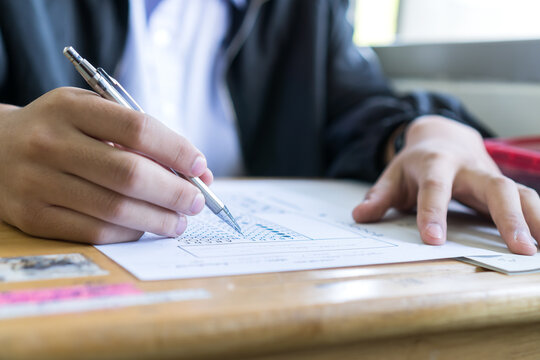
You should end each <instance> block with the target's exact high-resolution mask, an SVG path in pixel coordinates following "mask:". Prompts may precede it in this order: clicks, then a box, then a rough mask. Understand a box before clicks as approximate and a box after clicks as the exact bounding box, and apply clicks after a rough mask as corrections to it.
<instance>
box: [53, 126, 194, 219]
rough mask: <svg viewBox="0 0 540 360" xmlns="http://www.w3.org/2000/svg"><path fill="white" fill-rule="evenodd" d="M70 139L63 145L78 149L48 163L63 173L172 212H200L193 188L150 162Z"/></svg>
mask: <svg viewBox="0 0 540 360" xmlns="http://www.w3.org/2000/svg"><path fill="white" fill-rule="evenodd" d="M70 136H72V137H73V138H72V139H71V141H68V142H66V143H67V146H69V144H78V146H77V147H72V148H70V149H67V148H66V149H65V150H64V151H59V152H57V153H58V155H51V157H53V156H57V157H58V158H56V159H51V160H49V161H53V162H54V163H55V165H56V167H58V168H60V169H61V170H63V171H64V172H66V173H70V174H73V175H76V176H78V177H81V178H83V179H87V180H88V181H90V182H92V183H94V184H98V185H100V186H102V187H105V188H107V189H111V190H113V191H115V192H118V193H120V194H122V195H125V196H128V197H131V198H135V199H139V200H143V201H146V202H149V203H152V204H154V205H157V206H160V207H163V208H166V209H170V210H173V211H176V212H180V213H184V214H189V215H194V214H197V213H199V212H200V211H201V210H202V209H203V207H204V196H203V195H202V194H201V192H200V191H199V190H198V189H197V188H196V187H195V186H193V185H192V184H190V183H189V182H188V181H187V180H185V179H182V178H181V177H178V176H176V175H174V174H173V173H171V172H170V171H168V170H166V169H165V168H163V167H162V166H160V165H159V164H157V163H155V162H154V161H152V160H150V159H147V158H145V157H143V156H140V155H137V154H134V153H132V152H128V151H123V150H119V149H117V148H114V147H111V146H109V145H107V144H104V143H103V142H101V141H96V140H94V139H91V138H88V137H86V136H84V135H81V134H72V135H70Z"/></svg>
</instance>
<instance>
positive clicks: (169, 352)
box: [0, 224, 540, 359]
mask: <svg viewBox="0 0 540 360" xmlns="http://www.w3.org/2000/svg"><path fill="white" fill-rule="evenodd" d="M73 252H79V253H82V254H84V255H86V256H87V257H88V258H90V259H92V260H93V261H94V262H96V263H97V264H98V265H99V266H101V267H102V268H103V269H106V270H108V271H109V275H108V276H96V277H87V278H77V279H59V280H44V281H36V282H19V283H0V291H4V290H14V289H29V288H45V287H55V286H69V285H76V284H89V283H91V284H104V283H111V284H112V283H120V282H129V283H134V284H135V285H136V286H137V287H139V288H140V289H142V290H144V291H158V290H165V289H191V288H205V289H207V290H208V291H209V292H210V293H211V298H209V299H206V300H197V301H185V302H176V303H165V304H160V305H154V306H138V307H126V308H121V309H116V310H100V311H92V312H86V313H77V314H70V315H56V316H41V317H34V318H19V319H12V320H1V321H0V358H1V359H22V358H31V359H43V358H55V359H75V358H77V359H86V358H100V359H105V358H111V359H139V358H153V359H155V358H171V359H184V358H218V359H223V358H233V359H241V358H257V359H357V358H363V359H382V358H384V359H466V358H474V359H487V358H490V359H499V358H500V359H513V358H520V359H538V358H540V275H519V276H506V275H501V274H498V273H495V272H491V271H483V270H481V269H478V268H476V267H474V266H471V265H467V264H464V263H460V262H457V261H453V260H444V261H429V262H422V263H410V264H394V265H382V266H368V267H357V268H341V269H327V270H313V271H300V272H289V273H276V274H262V275H249V276H231V277H223V278H208V279H195V280H175V281H160V282H139V281H138V280H137V279H135V278H134V277H133V276H131V275H130V274H129V273H127V272H126V271H125V270H123V269H122V268H120V267H119V266H118V265H116V264H115V263H113V262H112V261H111V260H109V259H108V258H106V257H105V256H104V255H102V254H101V253H100V252H98V251H97V250H96V249H94V248H93V247H91V246H84V245H78V244H72V243H66V242H57V241H51V240H41V239H35V238H30V237H27V236H25V235H24V234H22V233H20V232H18V231H16V230H14V229H12V228H11V227H8V226H7V225H4V224H0V256H2V257H11V256H23V255H41V254H58V253H73Z"/></svg>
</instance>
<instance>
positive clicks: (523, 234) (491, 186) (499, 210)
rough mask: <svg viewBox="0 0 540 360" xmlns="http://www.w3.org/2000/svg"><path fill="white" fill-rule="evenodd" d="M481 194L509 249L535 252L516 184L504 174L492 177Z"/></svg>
mask: <svg viewBox="0 0 540 360" xmlns="http://www.w3.org/2000/svg"><path fill="white" fill-rule="evenodd" d="M483 196H484V199H485V201H486V203H487V205H488V209H489V212H490V214H491V217H492V219H493V221H494V222H495V225H497V228H498V229H499V232H500V233H501V237H502V238H503V239H504V241H505V242H506V244H507V245H508V248H509V249H510V251H512V252H513V253H516V254H522V255H533V254H536V252H537V248H536V245H535V244H534V240H533V239H532V237H531V235H530V231H529V227H528V226H527V223H526V221H525V218H524V216H523V212H522V208H521V196H520V192H519V191H518V188H517V186H516V184H515V183H514V182H513V181H512V180H510V179H508V178H506V177H504V176H497V177H494V178H492V179H490V180H489V182H488V184H487V186H484V193H483ZM529 216H532V214H531V215H529Z"/></svg>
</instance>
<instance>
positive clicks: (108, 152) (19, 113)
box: [0, 88, 212, 244]
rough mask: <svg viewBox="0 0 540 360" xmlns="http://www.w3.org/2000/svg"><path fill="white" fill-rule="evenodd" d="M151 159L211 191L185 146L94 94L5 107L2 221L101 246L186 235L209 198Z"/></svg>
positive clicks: (1, 108) (72, 91)
mask: <svg viewBox="0 0 540 360" xmlns="http://www.w3.org/2000/svg"><path fill="white" fill-rule="evenodd" d="M109 143H114V144H118V145H120V148H124V149H131V150H133V152H131V151H125V150H122V149H120V148H119V147H114V146H111V145H109ZM135 152H137V153H141V154H145V155H146V156H148V158H146V157H144V156H141V155H139V154H136V153H135ZM150 159H153V160H155V161H157V162H159V163H160V164H163V165H164V166H166V167H170V168H173V169H175V170H177V171H178V172H179V173H181V174H183V175H185V176H200V177H201V179H202V180H203V181H204V182H206V183H207V184H210V183H211V182H212V173H211V172H210V170H209V169H207V165H206V159H205V158H204V156H203V155H202V153H201V152H200V151H199V150H197V149H196V148H195V147H194V146H193V145H191V144H190V143H189V142H188V141H187V140H186V139H185V138H183V137H182V136H180V135H178V134H176V133H175V132H174V131H172V130H170V129H168V128H167V127H166V126H165V125H163V124H161V123H160V122H159V121H158V120H156V119H154V118H152V117H150V116H149V115H146V114H142V113H139V112H136V111H133V110H129V109H126V108H124V107H122V106H120V105H118V104H116V103H113V102H111V101H108V100H105V99H103V98H101V97H99V96H98V95H96V94H95V93H93V92H91V91H87V90H82V89H77V88H58V89H55V90H53V91H50V92H48V93H46V94H45V95H43V96H41V97H40V98H38V99H37V100H35V101H34V102H32V103H30V104H29V105H27V106H25V107H22V108H19V107H15V106H8V105H0V164H1V165H0V166H1V169H2V171H1V172H0V219H1V220H4V221H5V222H7V223H9V224H12V225H13V226H15V227H17V228H19V229H21V230H22V231H24V232H26V233H28V234H31V235H34V236H39V237H47V238H55V239H63V240H71V241H79V242H87V243H92V244H107V243H114V242H122V241H131V240H137V239H138V238H139V237H140V236H141V235H142V234H143V232H145V231H149V232H153V233H156V234H160V235H166V236H177V235H179V234H181V233H182V232H183V231H184V230H185V228H186V225H187V220H186V217H185V215H195V214H197V213H199V212H200V211H201V210H202V209H203V207H204V197H203V196H202V194H201V192H200V191H199V190H198V189H197V188H196V187H195V186H193V185H192V184H191V183H189V182H188V181H186V180H184V179H182V178H179V177H177V176H175V175H173V174H172V173H171V172H170V171H169V170H167V169H166V168H164V167H163V166H161V165H159V164H157V163H156V162H154V161H152V160H150Z"/></svg>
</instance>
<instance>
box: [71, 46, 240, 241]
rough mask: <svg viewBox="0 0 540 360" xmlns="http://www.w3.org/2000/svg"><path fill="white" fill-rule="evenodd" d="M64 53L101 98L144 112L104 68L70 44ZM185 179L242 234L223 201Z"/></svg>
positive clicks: (202, 185)
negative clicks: (89, 59)
mask: <svg viewBox="0 0 540 360" xmlns="http://www.w3.org/2000/svg"><path fill="white" fill-rule="evenodd" d="M64 55H65V56H66V57H67V58H68V59H69V61H71V63H72V64H73V65H74V66H75V68H76V69H77V71H78V72H79V73H80V74H81V75H82V77H83V78H84V80H86V82H87V83H88V85H90V87H92V89H94V91H96V92H97V93H98V94H99V95H101V96H102V97H103V98H105V99H107V100H111V101H114V102H116V103H118V104H120V105H123V106H125V107H126V108H129V109H132V110H136V111H140V112H142V113H144V111H143V109H142V108H141V107H140V106H139V104H137V102H135V100H133V98H132V97H131V96H130V95H129V94H128V93H127V91H126V90H124V88H123V87H122V85H120V83H118V81H116V80H115V79H114V78H113V77H111V76H109V75H108V74H107V73H106V72H105V70H103V69H102V68H97V69H96V68H95V67H93V66H92V64H90V63H89V62H88V61H87V60H86V59H83V58H82V57H81V56H80V55H79V54H78V53H77V51H75V49H74V48H73V47H71V46H69V47H65V48H64ZM169 170H170V171H171V172H172V173H174V174H175V175H177V176H180V177H183V176H182V175H180V174H178V172H176V171H175V170H174V169H171V168H169ZM187 179H188V180H189V181H190V182H191V183H192V184H193V185H195V186H196V187H198V188H199V190H201V192H202V194H203V195H204V199H205V203H206V206H207V207H208V208H209V209H210V210H212V212H213V213H214V214H216V215H217V216H218V217H219V218H220V219H221V220H223V221H224V222H225V223H227V224H228V225H229V226H231V227H232V228H233V229H234V230H236V231H237V232H239V233H240V234H242V235H243V233H242V230H241V228H240V225H238V223H237V222H236V220H234V217H233V216H232V215H231V213H230V211H229V209H227V207H226V206H225V204H224V203H223V201H221V200H220V199H219V198H218V197H217V196H216V194H214V193H213V192H212V190H210V189H209V188H208V186H206V184H205V183H204V182H203V181H202V180H201V179H199V178H198V177H189V178H187Z"/></svg>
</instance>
